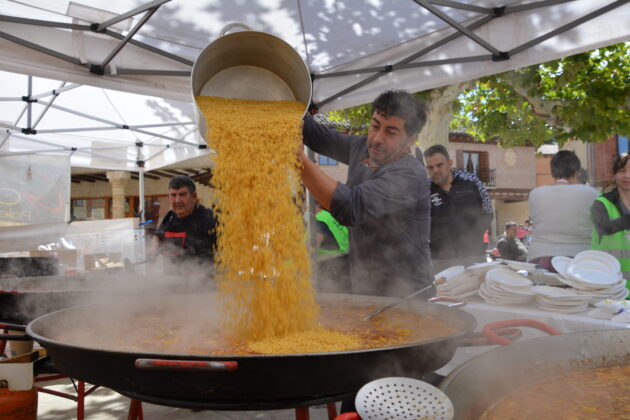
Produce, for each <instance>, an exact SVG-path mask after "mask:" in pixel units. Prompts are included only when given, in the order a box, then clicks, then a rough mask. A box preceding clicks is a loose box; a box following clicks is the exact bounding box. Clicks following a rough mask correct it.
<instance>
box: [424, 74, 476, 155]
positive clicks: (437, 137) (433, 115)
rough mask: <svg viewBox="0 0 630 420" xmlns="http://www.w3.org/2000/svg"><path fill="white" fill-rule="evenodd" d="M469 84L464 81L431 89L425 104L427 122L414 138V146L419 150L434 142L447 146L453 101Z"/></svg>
mask: <svg viewBox="0 0 630 420" xmlns="http://www.w3.org/2000/svg"><path fill="white" fill-rule="evenodd" d="M470 86H472V82H464V83H456V84H453V85H448V86H444V87H441V88H435V89H432V90H431V99H430V101H429V102H428V104H427V105H428V114H427V123H426V124H425V126H424V128H423V129H422V131H421V132H420V134H418V139H417V140H416V146H417V147H419V148H420V150H421V151H424V150H426V149H427V148H428V147H429V146H433V145H434V144H442V145H444V146H446V147H448V133H449V125H450V123H451V118H452V115H453V101H455V99H457V97H458V96H459V94H460V93H462V92H463V91H464V90H466V89H467V88H469V87H470Z"/></svg>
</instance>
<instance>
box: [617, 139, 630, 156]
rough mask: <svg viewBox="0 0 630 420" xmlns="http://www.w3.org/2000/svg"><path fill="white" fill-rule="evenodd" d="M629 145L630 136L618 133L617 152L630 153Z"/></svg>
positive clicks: (619, 153)
mask: <svg viewBox="0 0 630 420" xmlns="http://www.w3.org/2000/svg"><path fill="white" fill-rule="evenodd" d="M629 149H630V148H629V147H628V137H626V136H622V135H621V134H618V135H617V154H618V155H621V154H623V153H628V152H629V151H630V150H629Z"/></svg>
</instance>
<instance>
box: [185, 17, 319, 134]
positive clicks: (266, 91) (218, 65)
mask: <svg viewBox="0 0 630 420" xmlns="http://www.w3.org/2000/svg"><path fill="white" fill-rule="evenodd" d="M235 26H241V27H244V28H246V29H248V30H246V31H241V32H234V33H230V34H224V33H225V32H226V31H227V30H229V29H231V28H232V27H235ZM221 34H222V35H221V37H219V38H218V39H216V40H215V41H213V42H212V43H210V44H209V45H208V46H207V47H206V48H204V50H203V51H202V52H201V54H199V56H198V57H197V59H196V60H195V64H194V65H193V69H192V77H191V83H192V95H193V103H194V104H195V122H196V124H197V127H198V128H199V132H200V133H201V135H202V136H203V138H204V139H206V140H207V127H206V119H205V118H204V116H203V114H202V113H201V110H200V109H199V106H198V105H197V101H195V96H218V97H221V98H230V99H254V100H263V101H286V100H289V101H300V102H303V103H304V104H305V109H304V111H305V112H306V110H307V108H308V105H309V103H310V102H311V93H312V84H311V75H310V73H309V71H308V68H307V67H306V65H305V64H304V61H303V60H302V57H300V55H299V54H298V53H297V52H296V51H295V50H294V49H293V48H292V47H291V46H290V45H289V44H287V43H286V42H284V41H283V40H281V39H280V38H277V37H275V36H273V35H270V34H268V33H265V32H258V31H253V30H250V28H249V27H247V26H246V25H243V24H236V23H235V24H230V25H228V26H226V27H225V28H224V29H223V31H222V32H221Z"/></svg>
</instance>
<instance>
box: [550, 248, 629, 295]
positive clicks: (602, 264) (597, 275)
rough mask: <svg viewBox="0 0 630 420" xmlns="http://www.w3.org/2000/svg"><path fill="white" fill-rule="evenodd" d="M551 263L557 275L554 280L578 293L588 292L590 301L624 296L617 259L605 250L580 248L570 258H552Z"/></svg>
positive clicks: (626, 291)
mask: <svg viewBox="0 0 630 420" xmlns="http://www.w3.org/2000/svg"><path fill="white" fill-rule="evenodd" d="M551 263H552V265H553V267H554V268H555V270H556V271H558V273H560V274H561V277H559V278H558V279H559V280H560V281H562V282H563V283H564V284H567V285H569V286H571V287H572V288H574V289H575V290H576V292H577V293H578V294H582V295H588V296H589V297H590V301H591V303H594V302H597V301H600V300H602V299H624V298H625V297H626V296H628V289H627V288H626V281H625V280H624V278H623V277H622V275H621V271H620V265H619V261H617V259H616V258H615V257H613V256H612V255H610V254H608V253H606V252H603V251H596V250H588V251H582V252H580V253H579V254H577V255H576V256H575V257H574V258H568V257H554V258H553V259H552V260H551Z"/></svg>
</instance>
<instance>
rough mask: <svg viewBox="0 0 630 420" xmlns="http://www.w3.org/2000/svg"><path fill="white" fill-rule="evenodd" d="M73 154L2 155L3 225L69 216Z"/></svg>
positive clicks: (0, 219) (0, 213) (0, 218)
mask: <svg viewBox="0 0 630 420" xmlns="http://www.w3.org/2000/svg"><path fill="white" fill-rule="evenodd" d="M69 202H70V157H69V156H45V155H18V156H1V157H0V226H19V225H30V224H40V223H53V222H65V221H67V220H68V214H69V212H68V203H69Z"/></svg>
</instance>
